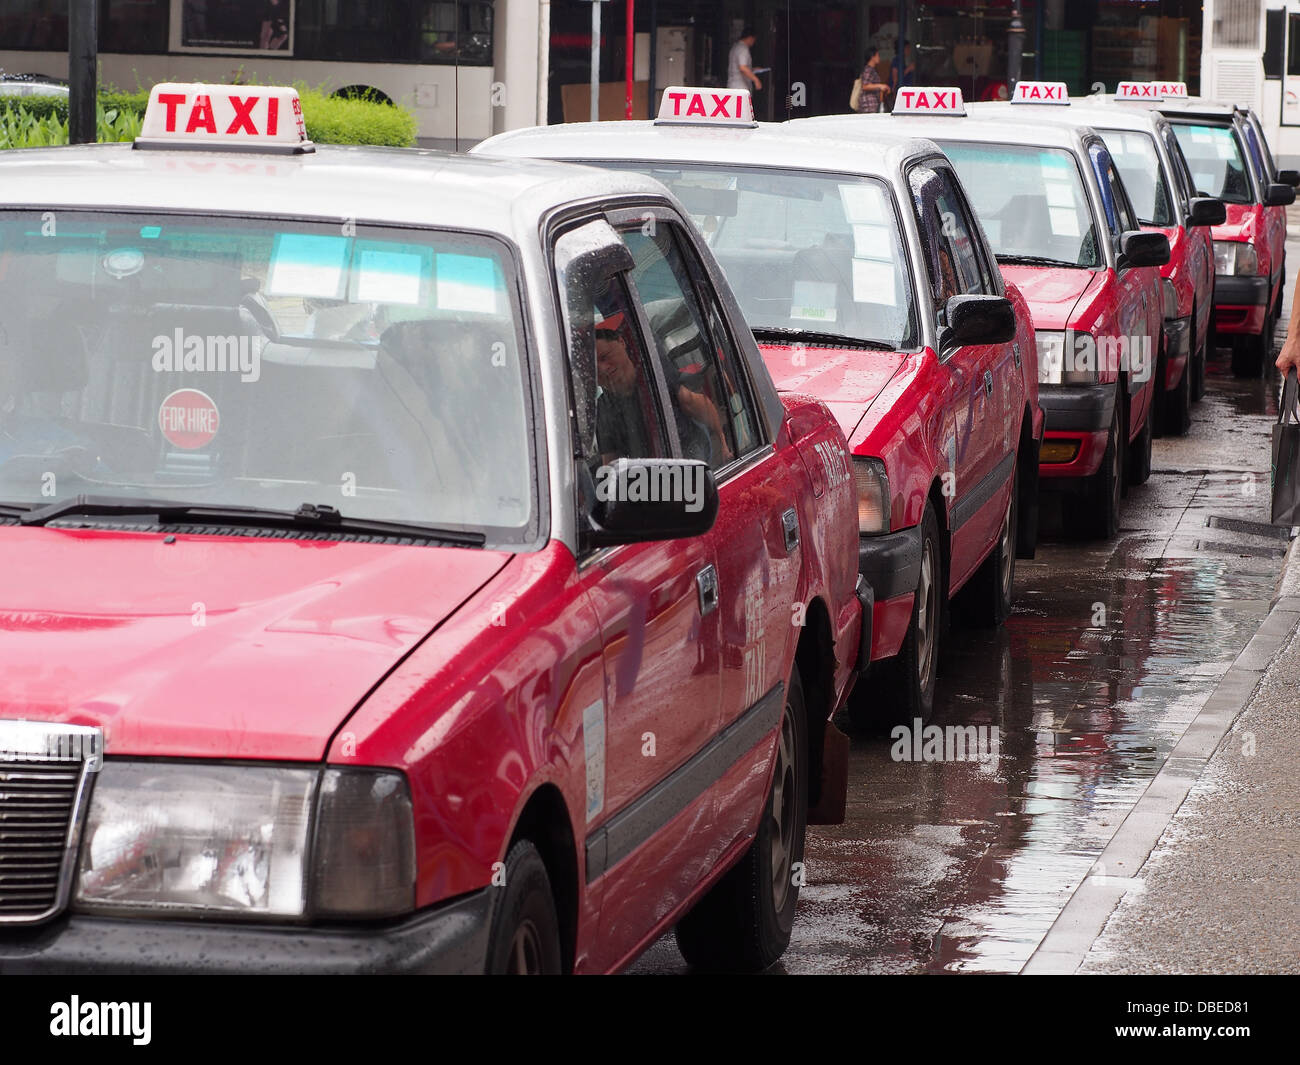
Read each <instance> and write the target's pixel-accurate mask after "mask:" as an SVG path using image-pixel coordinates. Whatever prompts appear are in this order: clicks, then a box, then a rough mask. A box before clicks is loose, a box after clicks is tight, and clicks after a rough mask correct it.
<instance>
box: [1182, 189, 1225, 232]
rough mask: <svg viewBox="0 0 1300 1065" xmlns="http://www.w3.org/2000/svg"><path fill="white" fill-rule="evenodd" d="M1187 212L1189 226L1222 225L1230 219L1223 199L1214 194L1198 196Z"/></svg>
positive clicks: (1189, 227)
mask: <svg viewBox="0 0 1300 1065" xmlns="http://www.w3.org/2000/svg"><path fill="white" fill-rule="evenodd" d="M1190 207H1191V209H1190V210H1189V211H1188V212H1187V228H1188V229H1191V228H1193V227H1195V226H1221V225H1223V223H1224V222H1226V221H1227V220H1228V209H1227V208H1226V207H1224V206H1223V201H1222V200H1216V199H1215V198H1214V197H1213V196H1197V197H1196V198H1195V199H1194V200H1192V202H1191V205H1190Z"/></svg>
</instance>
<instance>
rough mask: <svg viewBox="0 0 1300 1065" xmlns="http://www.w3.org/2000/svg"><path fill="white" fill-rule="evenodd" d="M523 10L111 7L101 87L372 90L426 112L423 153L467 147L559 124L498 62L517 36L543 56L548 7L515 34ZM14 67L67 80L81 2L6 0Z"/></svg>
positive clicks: (451, 4) (483, 0)
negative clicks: (540, 42)
mask: <svg viewBox="0 0 1300 1065" xmlns="http://www.w3.org/2000/svg"><path fill="white" fill-rule="evenodd" d="M509 2H510V0H496V2H495V3H494V2H493V0H347V2H345V3H340V2H339V0H97V3H98V14H99V79H100V84H101V86H110V87H113V88H117V89H122V90H126V91H133V90H135V89H137V88H139V89H147V88H149V87H150V86H152V85H153V84H155V83H157V82H165V81H178V82H195V81H209V82H222V83H232V82H236V81H240V82H245V83H258V84H289V83H292V82H305V83H306V84H307V85H309V86H311V87H313V88H316V87H320V88H323V89H324V90H325V91H326V92H336V93H340V94H342V95H354V94H361V93H363V92H366V91H369V92H370V93H372V94H374V95H376V96H379V97H380V98H387V99H389V100H392V101H394V102H396V103H400V104H402V105H403V106H405V107H408V108H410V109H411V111H412V112H414V114H415V116H416V119H417V121H418V123H419V129H418V136H419V138H420V143H421V144H422V145H426V146H430V147H449V148H450V147H456V146H459V147H461V148H464V147H468V146H469V145H472V144H474V143H476V142H478V141H480V140H482V139H484V138H485V137H489V136H491V135H492V133H493V132H494V131H499V130H501V129H504V128H507V127H509V126H512V125H532V124H533V123H535V122H538V121H541V122H545V121H546V118H545V114H544V113H543V114H542V115H541V116H540V117H539V115H538V113H537V107H538V104H537V101H538V99H539V96H538V94H537V93H535V92H534V91H533V87H532V86H513V88H514V89H515V93H514V96H515V98H514V99H510V100H508V99H507V98H506V94H505V92H504V88H503V79H502V77H501V76H500V75H499V74H498V73H497V69H496V66H495V65H494V64H497V63H499V64H501V66H502V67H504V63H505V57H506V46H507V41H506V40H505V38H506V36H507V34H508V35H509V37H510V41H509V45H510V46H511V47H512V48H518V49H520V50H521V51H522V50H523V49H524V48H527V51H528V52H529V53H530V57H531V58H532V59H533V61H534V63H535V62H536V56H537V43H536V42H537V39H538V38H537V30H538V25H537V22H538V7H539V5H538V4H536V3H535V2H533V3H530V4H526V3H523V2H522V0H515V7H516V8H517V9H518V10H516V11H513V12H511V18H510V22H511V27H510V29H509V31H507V28H506V8H507V6H508V4H509ZM530 16H531V17H530ZM526 41H530V42H531V43H529V44H526V43H525V42H526ZM0 71H3V73H5V74H23V75H27V74H35V75H40V76H43V77H46V78H56V79H59V78H66V77H67V75H68V0H4V2H3V3H0ZM541 106H543V107H544V106H545V100H544V98H542V104H541Z"/></svg>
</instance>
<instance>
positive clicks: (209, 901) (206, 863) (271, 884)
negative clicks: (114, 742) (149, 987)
mask: <svg viewBox="0 0 1300 1065" xmlns="http://www.w3.org/2000/svg"><path fill="white" fill-rule="evenodd" d="M367 785H368V786H367ZM318 786H319V791H320V803H319V813H318V814H317V817H316V819H315V823H316V832H315V836H316V841H315V847H314V853H315V875H312V874H311V872H310V871H309V869H308V865H307V855H308V841H309V840H310V839H311V838H312V832H311V829H312V825H313V817H312V809H313V806H315V805H316V802H317V790H318ZM395 796H399V797H397V798H395ZM377 830H378V831H383V832H386V833H389V834H390V835H391V837H392V838H391V839H390V840H388V841H386V842H387V847H384V846H378V847H376V846H375V844H374V839H373V835H374V833H375V832H376V831H377ZM413 841H414V829H413V822H412V817H411V807H410V799H409V796H408V795H407V790H406V782H405V778H403V777H402V776H400V774H396V773H392V772H382V771H368V770H367V771H362V770H355V771H347V772H341V771H338V770H325V771H324V772H323V773H322V771H320V770H317V769H290V768H280V767H269V766H268V767H263V766H225V765H212V764H207V763H196V762H179V763H176V762H173V763H164V762H117V761H109V762H106V763H105V764H104V767H103V769H102V770H101V771H100V772H99V774H98V775H97V779H96V781H95V787H94V792H93V796H92V799H91V805H90V811H89V813H88V815H87V819H86V828H85V834H84V837H83V840H82V846H81V861H80V867H79V877H78V885H77V895H76V906H77V908H78V909H81V910H93V911H99V912H113V913H121V912H137V913H139V912H143V911H148V912H152V913H163V914H166V915H168V916H217V915H228V916H238V917H245V918H247V917H268V918H280V919H286V918H302V917H306V916H309V915H311V913H312V909H316V910H319V911H320V912H321V913H323V914H325V915H329V916H335V915H339V914H347V915H349V916H359V915H361V916H384V915H388V914H390V913H394V912H397V910H396V909H395V908H394V906H395V897H396V894H400V892H399V893H395V892H394V890H393V887H392V884H393V881H394V878H395V876H400V875H405V876H406V877H407V879H406V882H405V885H404V888H405V894H404V896H403V901H404V907H403V908H405V909H410V908H411V906H412V904H413V901H414V882H415V876H414V858H413V855H414V842H413ZM347 846H352V847H354V848H355V850H354V851H353V853H352V854H351V856H350V858H351V860H349V856H348V855H346V854H343V853H341V851H342V849H343V848H345V847H347ZM395 855H397V857H396V858H395V857H394V856H395ZM358 862H365V863H373V864H372V865H370V880H369V885H370V886H371V887H372V888H374V890H375V891H376V892H377V894H376V895H375V896H374V897H373V902H372V904H371V905H370V906H368V907H367V906H364V905H362V906H358V905H357V897H356V896H357V882H358V873H357V870H356V863H358ZM309 899H311V900H314V902H315V907H311V908H309V905H308V902H309Z"/></svg>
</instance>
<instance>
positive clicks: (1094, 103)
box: [971, 96, 1168, 133]
mask: <svg viewBox="0 0 1300 1065" xmlns="http://www.w3.org/2000/svg"><path fill="white" fill-rule="evenodd" d="M1099 100H1100V97H1097V96H1076V97H1075V98H1074V99H1073V100H1071V101H1070V104H1069V106H1068V107H1061V106H1052V105H1047V104H1043V105H1040V104H1011V103H1009V102H1007V101H1004V100H994V101H988V102H984V103H978V104H972V105H971V106H972V107H973V108H974V112H973V113H974V114H975V115H977V116H978V115H998V114H1000V115H1001V116H1002V117H1004V118H1010V117H1012V116H1013V115H1014V116H1015V117H1017V118H1018V117H1020V116H1022V115H1024V114H1026V113H1028V114H1030V115H1036V116H1042V117H1044V118H1047V119H1049V120H1053V121H1056V122H1071V123H1075V124H1077V125H1081V126H1091V127H1092V128H1094V129H1098V130H1101V129H1124V130H1133V131H1135V132H1139V133H1150V132H1151V131H1152V130H1153V129H1156V128H1158V127H1159V126H1160V125H1162V124H1163V123H1165V122H1167V121H1168V119H1166V118H1165V116H1164V114H1163V112H1161V111H1159V110H1156V109H1155V108H1151V107H1134V106H1132V105H1131V104H1123V103H1121V104H1120V105H1119V106H1115V107H1111V106H1107V105H1105V104H1102V103H1100V102H1099Z"/></svg>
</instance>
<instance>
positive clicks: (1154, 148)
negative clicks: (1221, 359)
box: [972, 81, 1226, 435]
mask: <svg viewBox="0 0 1300 1065" xmlns="http://www.w3.org/2000/svg"><path fill="white" fill-rule="evenodd" d="M1130 86H1131V87H1132V88H1133V89H1137V88H1138V87H1139V86H1138V84H1137V83H1123V84H1121V85H1120V86H1119V90H1118V91H1117V92H1116V94H1115V96H1113V97H1111V96H1089V97H1086V98H1084V99H1082V100H1071V98H1070V94H1069V90H1068V88H1067V87H1066V86H1065V85H1064V84H1063V83H1050V82H1049V83H1043V82H1029V81H1022V82H1020V83H1019V84H1018V85H1017V86H1016V91H1015V95H1014V102H1012V103H1006V104H975V105H973V108H972V110H973V111H975V112H976V113H983V112H993V113H999V112H1000V113H1001V114H1002V115H1003V116H1004V117H1009V116H1010V115H1012V114H1023V113H1025V111H1024V110H1023V108H1022V106H1021V105H1022V104H1025V103H1040V104H1044V105H1047V106H1045V107H1044V108H1043V114H1044V115H1045V116H1046V117H1057V118H1059V119H1060V120H1061V121H1068V122H1073V123H1077V124H1079V125H1082V126H1091V127H1093V128H1094V129H1095V130H1096V131H1097V132H1098V133H1100V134H1101V136H1102V139H1103V140H1105V142H1106V147H1107V148H1109V149H1110V154H1111V158H1112V159H1113V160H1114V162H1115V166H1116V168H1117V169H1118V170H1119V172H1120V176H1121V177H1122V178H1123V181H1124V187H1125V189H1126V190H1127V191H1128V194H1129V196H1130V198H1131V199H1132V201H1133V206H1134V209H1135V210H1136V211H1137V215H1138V219H1139V221H1141V223H1142V225H1143V227H1144V228H1146V229H1150V230H1156V231H1158V232H1161V233H1163V234H1164V235H1165V236H1166V237H1167V238H1168V239H1169V262H1167V263H1166V264H1165V265H1164V266H1162V267H1161V268H1160V278H1161V281H1160V288H1161V294H1162V296H1163V297H1164V329H1163V343H1162V344H1161V346H1160V352H1159V355H1158V363H1157V368H1156V380H1157V381H1158V382H1159V384H1160V389H1161V392H1160V395H1159V397H1158V398H1159V401H1160V402H1159V406H1158V407H1157V414H1159V416H1160V417H1159V418H1158V420H1157V429H1158V431H1160V432H1163V433H1171V434H1174V435H1182V434H1184V433H1186V432H1187V430H1188V429H1189V428H1190V426H1191V417H1190V415H1191V409H1190V408H1191V402H1192V401H1193V400H1196V399H1200V398H1201V396H1202V395H1203V394H1204V391H1205V363H1206V357H1207V354H1208V348H1209V345H1210V343H1211V340H1212V321H1211V315H1212V312H1213V307H1214V244H1213V241H1212V240H1211V237H1210V229H1209V227H1210V226H1215V225H1220V224H1222V223H1223V221H1224V219H1225V217H1226V216H1225V214H1224V208H1223V204H1222V202H1221V201H1219V200H1215V199H1213V198H1211V197H1201V196H1197V195H1196V190H1195V185H1194V184H1193V182H1192V177H1191V172H1190V171H1189V170H1188V168H1187V161H1186V159H1184V157H1183V152H1182V149H1181V148H1180V147H1179V146H1178V140H1177V138H1176V137H1175V135H1174V131H1173V127H1172V126H1171V125H1170V124H1169V122H1168V120H1167V119H1165V118H1164V116H1163V115H1161V114H1160V113H1159V112H1158V111H1155V110H1153V109H1151V108H1150V107H1144V106H1134V105H1133V103H1131V102H1129V101H1130V100H1132V101H1135V102H1138V103H1139V104H1140V103H1141V102H1142V101H1143V100H1150V99H1153V98H1154V99H1163V98H1164V96H1163V94H1164V93H1165V92H1169V91H1175V90H1174V89H1173V88H1172V87H1170V86H1166V85H1164V84H1163V83H1152V84H1151V86H1150V88H1149V90H1148V93H1147V94H1145V95H1138V94H1136V93H1126V92H1125V91H1124V90H1125V89H1126V88H1129V87H1130ZM1141 87H1142V88H1144V89H1146V88H1147V86H1146V84H1145V83H1143V84H1142V85H1141ZM1184 88H1185V87H1184ZM1184 95H1185V93H1184ZM1112 101H1118V103H1116V104H1113V105H1112V103H1111V102H1112Z"/></svg>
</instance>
